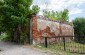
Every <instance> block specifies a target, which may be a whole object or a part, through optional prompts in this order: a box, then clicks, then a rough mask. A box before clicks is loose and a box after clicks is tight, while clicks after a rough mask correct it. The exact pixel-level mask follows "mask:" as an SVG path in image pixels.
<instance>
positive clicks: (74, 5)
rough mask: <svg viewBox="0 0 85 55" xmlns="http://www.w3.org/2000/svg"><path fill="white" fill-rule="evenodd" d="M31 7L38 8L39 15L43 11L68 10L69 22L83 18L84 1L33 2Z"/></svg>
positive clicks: (84, 13)
mask: <svg viewBox="0 0 85 55" xmlns="http://www.w3.org/2000/svg"><path fill="white" fill-rule="evenodd" d="M33 5H38V6H39V7H40V12H39V14H40V15H42V10H44V9H48V10H54V11H61V10H63V9H68V10H69V20H70V21H72V20H73V19H75V18H76V17H85V0H33Z"/></svg>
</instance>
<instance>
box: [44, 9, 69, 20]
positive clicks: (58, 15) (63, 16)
mask: <svg viewBox="0 0 85 55" xmlns="http://www.w3.org/2000/svg"><path fill="white" fill-rule="evenodd" d="M68 12H69V11H68V10H67V9H64V10H63V11H60V12H58V11H56V12H54V11H47V10H44V11H43V15H44V16H45V17H47V18H50V19H53V20H62V21H68V18H69V17H68Z"/></svg>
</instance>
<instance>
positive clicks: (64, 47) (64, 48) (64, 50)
mask: <svg viewBox="0 0 85 55" xmlns="http://www.w3.org/2000/svg"><path fill="white" fill-rule="evenodd" d="M63 44H64V51H66V44H65V37H63Z"/></svg>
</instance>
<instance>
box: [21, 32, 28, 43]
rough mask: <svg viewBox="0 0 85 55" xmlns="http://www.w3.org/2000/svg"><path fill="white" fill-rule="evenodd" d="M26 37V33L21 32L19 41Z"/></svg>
mask: <svg viewBox="0 0 85 55" xmlns="http://www.w3.org/2000/svg"><path fill="white" fill-rule="evenodd" d="M26 39H27V35H26V33H21V36H20V43H24V41H25V40H26Z"/></svg>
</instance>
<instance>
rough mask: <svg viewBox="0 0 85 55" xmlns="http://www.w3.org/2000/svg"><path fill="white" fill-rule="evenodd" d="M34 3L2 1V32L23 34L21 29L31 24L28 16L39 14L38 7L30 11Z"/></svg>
mask: <svg viewBox="0 0 85 55" xmlns="http://www.w3.org/2000/svg"><path fill="white" fill-rule="evenodd" d="M32 2H33V0H0V31H2V32H6V33H8V32H9V33H13V32H14V33H15V32H16V31H18V32H17V33H20V32H22V31H21V28H22V27H23V26H26V25H28V23H29V19H28V16H29V15H32V14H33V13H35V14H37V13H38V12H39V7H38V6H37V5H34V6H33V7H32V9H30V6H31V5H32ZM30 18H31V16H30ZM19 30H20V31H19ZM9 33H8V34H9ZM12 36H13V34H12Z"/></svg>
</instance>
